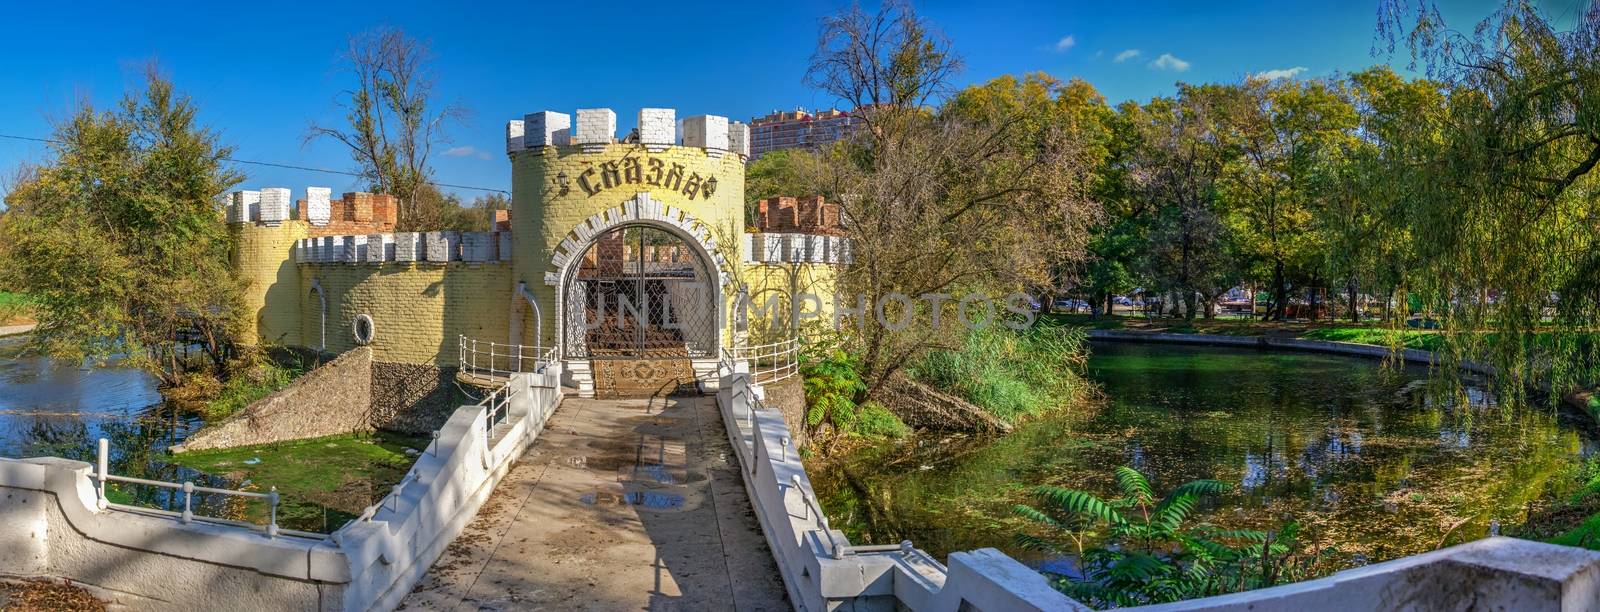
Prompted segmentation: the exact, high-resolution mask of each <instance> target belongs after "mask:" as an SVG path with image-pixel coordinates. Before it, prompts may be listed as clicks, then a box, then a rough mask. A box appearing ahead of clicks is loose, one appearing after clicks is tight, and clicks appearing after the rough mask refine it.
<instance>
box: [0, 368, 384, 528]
mask: <svg viewBox="0 0 1600 612" xmlns="http://www.w3.org/2000/svg"><path fill="white" fill-rule="evenodd" d="M201 425H202V422H201V421H200V419H199V418H198V417H196V416H194V415H193V414H192V413H189V412H187V411H184V410H180V409H178V408H177V407H175V406H173V405H172V404H171V403H169V402H166V401H164V399H163V398H162V396H161V393H160V392H159V391H158V390H157V389H156V381H155V379H154V378H152V377H151V376H149V375H148V374H146V373H144V372H142V371H140V370H137V369H133V368H122V367H116V366H115V364H112V365H111V366H109V367H79V366H78V365H76V364H63V363H57V362H54V361H52V360H50V359H48V358H45V357H41V356H37V355H32V354H29V353H28V352H27V351H26V338H22V337H9V338H0V457H13V458H16V457H41V456H56V457H67V458H70V459H78V460H81V461H87V462H90V463H93V462H94V455H95V444H96V440H98V439H99V438H106V439H108V440H109V441H110V444H111V457H110V464H111V466H110V467H111V473H112V474H115V475H118V476H133V477H138V478H147V479H151V480H161V481H167V482H183V481H185V480H190V481H193V482H194V483H195V484H196V485H202V486H210V487H217V488H229V489H239V488H242V489H245V490H255V491H265V490H266V487H267V486H269V485H272V484H274V483H266V482H250V481H249V480H247V479H246V478H245V477H242V476H240V475H239V474H238V473H227V472H223V473H215V474H209V473H205V472H201V471H198V470H195V469H191V468H188V467H184V466H181V465H177V464H175V463H173V462H172V461H171V458H170V457H169V456H168V455H167V453H166V449H167V447H169V446H172V445H174V444H177V443H179V442H182V441H183V440H184V439H185V438H187V437H188V436H189V435H190V434H191V433H193V432H194V431H195V430H197V429H199V428H200V426H201ZM328 446H332V445H331V444H330V445H328ZM324 452H326V451H324ZM395 452H396V453H398V452H399V449H398V447H397V450H396V451H395ZM394 454H395V453H389V454H388V455H380V456H378V457H376V458H374V459H371V460H370V462H372V463H373V464H374V465H375V466H376V467H377V468H379V469H377V470H372V469H369V468H372V467H373V466H366V465H356V464H350V465H347V466H345V467H347V468H348V470H349V473H348V474H346V475H345V477H344V478H342V479H340V481H341V482H340V486H339V487H338V488H337V490H336V491H332V492H329V493H328V494H327V495H314V494H310V493H307V494H301V495H293V494H290V493H288V492H285V494H284V497H283V498H282V502H281V503H280V506H279V525H281V526H283V527H286V528H289V529H299V530H303V531H318V532H327V531H331V530H333V529H338V528H339V527H340V526H341V525H343V524H344V523H345V522H346V521H348V520H349V519H351V518H353V517H354V516H355V515H357V514H359V513H360V512H361V509H362V508H364V507H365V506H366V505H368V504H371V503H373V502H375V501H376V500H377V499H379V498H381V497H382V496H383V495H384V494H385V493H387V491H388V488H389V485H392V484H393V482H392V481H394V480H398V478H399V476H401V475H403V474H404V471H405V469H406V468H408V467H409V465H410V464H409V462H406V463H405V465H404V466H401V467H399V468H398V471H399V473H391V472H394V471H395V470H394V469H393V468H394V467H395V466H393V465H390V464H392V463H395V462H394V461H393V458H392V455H394ZM370 455H372V453H366V454H365V455H363V457H365V456H370ZM263 456H266V457H268V458H269V459H270V458H271V455H269V454H267V453H263ZM401 457H403V455H401ZM250 460H254V461H257V462H259V461H260V460H261V459H260V458H252V459H249V460H247V461H250ZM374 471H376V472H377V473H380V474H381V478H366V477H365V476H363V475H364V474H368V473H373V472H374ZM381 479H387V480H389V481H390V482H368V480H381ZM279 486H280V489H284V487H283V486H282V485H279ZM110 496H111V498H112V501H114V502H117V503H124V504H130V505H139V506H147V507H155V508H165V509H168V510H179V509H181V508H182V497H181V494H174V493H173V492H172V491H170V490H168V489H163V488H159V487H151V486H144V485H126V484H113V487H112V490H111V491H110ZM312 498H315V499H312ZM319 502H321V503H319ZM195 512H196V514H201V515H205V516H217V517H224V518H234V519H240V520H251V521H254V522H257V523H264V522H266V515H267V508H266V504H265V503H264V502H260V501H243V500H241V499H240V498H233V497H226V496H207V495H196V497H195Z"/></svg>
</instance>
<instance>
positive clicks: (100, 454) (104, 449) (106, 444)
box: [91, 438, 322, 538]
mask: <svg viewBox="0 0 1600 612" xmlns="http://www.w3.org/2000/svg"><path fill="white" fill-rule="evenodd" d="M96 453H97V456H96V458H95V473H94V475H93V476H91V478H93V479H94V480H95V481H97V484H98V486H96V487H95V489H96V491H95V495H96V503H97V505H98V506H99V507H100V509H101V510H105V509H107V508H113V509H116V510H124V511H151V512H156V513H160V514H168V515H171V516H175V517H177V518H178V520H179V522H182V523H184V524H189V523H192V522H194V521H195V520H203V521H205V522H209V523H219V524H224V525H234V526H241V527H250V528H255V527H256V525H255V524H254V523H248V522H244V521H235V520H232V519H225V518H221V517H202V516H196V515H195V514H194V494H195V493H212V494H217V495H228V496H233V497H246V498H251V499H264V500H267V504H268V506H269V508H270V509H271V512H270V515H269V518H268V522H267V524H266V526H265V532H266V535H267V537H269V538H275V537H278V535H279V534H280V533H282V532H284V530H281V529H279V527H278V503H279V501H280V498H279V496H278V488H277V487H272V489H271V490H269V491H268V492H266V493H257V492H255V491H239V490H235V489H218V488H214V487H201V486H196V485H195V484H194V482H192V481H187V480H186V481H183V482H182V483H176V482H167V481H163V480H149V479H146V478H135V477H132V476H116V475H113V474H111V473H110V464H111V441H110V440H107V439H105V438H100V440H99V443H98V445H97V449H96ZM108 482H126V483H130V484H138V485H147V486H152V487H161V488H164V489H173V490H176V491H182V492H183V512H172V511H170V510H162V509H160V508H142V507H138V506H127V505H123V504H113V503H111V501H110V500H109V499H107V498H106V483H108ZM289 535H297V536H302V537H306V536H311V537H319V538H320V537H322V536H317V535H315V534H310V533H308V532H303V531H301V532H293V533H292V534H289Z"/></svg>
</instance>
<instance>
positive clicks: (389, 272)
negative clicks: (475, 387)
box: [300, 262, 513, 366]
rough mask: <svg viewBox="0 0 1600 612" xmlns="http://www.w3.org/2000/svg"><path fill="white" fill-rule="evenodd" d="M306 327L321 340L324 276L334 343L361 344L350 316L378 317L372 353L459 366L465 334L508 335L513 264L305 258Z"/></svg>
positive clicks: (337, 348)
mask: <svg viewBox="0 0 1600 612" xmlns="http://www.w3.org/2000/svg"><path fill="white" fill-rule="evenodd" d="M300 277H301V281H300V288H301V289H300V294H301V295H302V296H304V299H303V300H302V301H301V302H300V321H301V328H300V334H301V337H302V338H304V344H305V345H306V346H311V347H315V346H317V343H318V338H319V328H318V325H319V322H320V321H321V320H322V319H321V313H320V311H319V304H318V301H317V297H316V295H314V294H313V293H312V292H311V286H312V282H313V281H317V282H318V283H320V285H321V286H322V289H323V291H325V292H326V295H327V299H328V317H327V334H328V346H327V349H328V350H329V351H333V352H343V351H346V350H349V349H351V348H354V347H355V346H356V343H355V335H354V332H353V331H352V330H351V323H352V322H353V321H354V320H355V317H356V315H360V314H366V315H367V316H370V317H372V322H373V332H374V333H373V339H372V344H371V346H372V358H373V360H375V361H379V362H391V363H419V364H435V365H440V366H454V365H456V362H457V361H458V346H459V345H458V341H457V338H458V336H460V335H466V336H467V337H469V338H477V339H478V340H481V341H494V342H501V343H503V342H506V340H507V339H508V336H507V333H508V331H507V328H508V325H509V322H510V308H511V298H512V287H513V283H512V282H511V265H510V263H509V262H501V263H458V262H452V263H448V264H438V263H385V264H301V266H300Z"/></svg>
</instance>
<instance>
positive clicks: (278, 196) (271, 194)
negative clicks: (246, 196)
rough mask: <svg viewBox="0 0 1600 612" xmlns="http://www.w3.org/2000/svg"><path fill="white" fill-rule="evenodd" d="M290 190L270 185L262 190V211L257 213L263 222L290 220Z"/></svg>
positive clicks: (276, 222) (274, 222) (275, 222)
mask: <svg viewBox="0 0 1600 612" xmlns="http://www.w3.org/2000/svg"><path fill="white" fill-rule="evenodd" d="M291 205H292V203H291V201H290V199H289V190H288V189H285V188H283V187H268V188H266V189H262V190H261V206H260V208H261V212H260V213H258V214H257V217H258V218H259V220H260V221H261V222H263V223H272V224H278V223H282V222H284V221H288V220H289V207H290V206H291Z"/></svg>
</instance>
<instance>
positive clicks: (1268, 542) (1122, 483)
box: [1016, 466, 1297, 607]
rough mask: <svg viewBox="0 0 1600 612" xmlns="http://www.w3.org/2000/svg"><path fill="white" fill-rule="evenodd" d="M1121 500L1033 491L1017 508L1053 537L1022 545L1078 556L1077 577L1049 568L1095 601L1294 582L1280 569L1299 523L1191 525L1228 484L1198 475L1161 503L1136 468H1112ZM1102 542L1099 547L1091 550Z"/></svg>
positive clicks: (1126, 602)
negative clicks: (1270, 527)
mask: <svg viewBox="0 0 1600 612" xmlns="http://www.w3.org/2000/svg"><path fill="white" fill-rule="evenodd" d="M1116 477H1117V487H1118V488H1119V489H1121V493H1122V496H1121V497H1119V498H1116V499H1112V500H1104V499H1101V498H1100V497H1098V496H1096V495H1094V494H1092V493H1088V492H1086V491H1079V490H1076V489H1065V488H1061V487H1052V486H1040V487H1036V488H1035V489H1034V491H1033V493H1034V496H1035V497H1036V498H1037V499H1038V506H1037V507H1035V506H1028V505H1018V506H1016V513H1017V514H1018V515H1020V516H1022V517H1023V518H1025V519H1028V521H1029V522H1031V523H1033V524H1035V525H1037V526H1038V527H1039V528H1040V531H1043V532H1047V533H1050V534H1051V536H1052V537H1042V536H1036V535H1031V534H1018V535H1017V536H1016V542H1017V545H1018V546H1020V547H1022V548H1025V549H1029V550H1034V551H1039V552H1044V553H1047V554H1052V555H1061V556H1072V557H1075V558H1076V559H1077V563H1078V569H1079V575H1077V576H1068V575H1063V574H1051V573H1049V572H1046V573H1047V574H1050V576H1051V579H1052V580H1051V581H1052V584H1054V585H1055V586H1056V588H1058V589H1060V590H1062V591H1063V592H1065V593H1066V594H1067V595H1069V596H1072V597H1073V598H1076V599H1078V600H1079V601H1082V602H1084V603H1088V604H1090V605H1093V606H1096V607H1122V606H1135V605H1144V604H1152V603H1163V602H1172V601H1180V600H1184V599H1190V598H1193V597H1204V596H1207V595H1215V594H1220V593H1229V592H1234V591H1239V590H1244V589H1249V588H1256V587H1259V586H1266V585H1268V584H1276V583H1277V582H1279V581H1281V580H1285V579H1289V578H1292V577H1293V576H1294V575H1295V573H1294V572H1290V571H1284V569H1283V568H1284V566H1285V565H1286V563H1285V560H1286V559H1288V558H1289V556H1290V553H1291V551H1292V550H1293V542H1294V536H1295V533H1296V532H1297V528H1296V527H1295V526H1294V525H1293V524H1292V523H1291V524H1290V525H1288V526H1287V527H1286V528H1285V529H1283V530H1282V532H1283V533H1284V534H1287V537H1283V536H1279V537H1277V538H1274V537H1273V536H1271V535H1269V534H1268V533H1266V532H1262V531H1257V530H1249V529H1238V530H1221V529H1217V528H1214V527H1211V526H1209V525H1199V526H1194V527H1189V526H1186V523H1188V522H1189V519H1190V518H1191V517H1192V516H1193V514H1194V511H1195V508H1196V507H1197V506H1198V505H1199V503H1200V502H1201V500H1203V499H1206V498H1208V497H1212V496H1215V495H1218V494H1220V493H1224V492H1226V491H1228V490H1229V489H1231V488H1232V486H1231V485H1229V484H1227V483H1224V482H1221V481H1218V480H1195V481H1191V482H1188V483H1185V484H1183V485H1181V486H1179V487H1178V488H1176V489H1173V490H1172V491H1170V492H1168V493H1167V494H1166V495H1165V496H1164V497H1161V498H1160V499H1157V498H1156V494H1155V489H1154V488H1153V487H1152V486H1151V485H1150V480H1149V479H1148V478H1146V477H1145V476H1144V474H1141V473H1139V471H1138V470H1135V469H1133V468H1131V467H1126V466H1123V467H1119V468H1117V470H1116ZM1090 542H1096V543H1097V544H1096V545H1094V546H1087V544H1088V543H1090Z"/></svg>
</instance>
